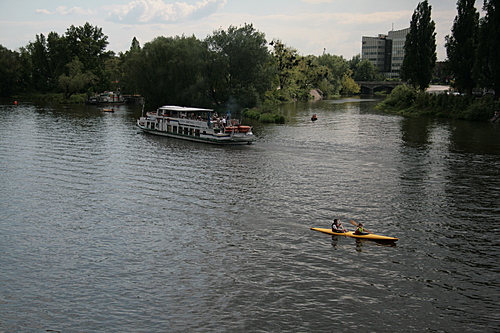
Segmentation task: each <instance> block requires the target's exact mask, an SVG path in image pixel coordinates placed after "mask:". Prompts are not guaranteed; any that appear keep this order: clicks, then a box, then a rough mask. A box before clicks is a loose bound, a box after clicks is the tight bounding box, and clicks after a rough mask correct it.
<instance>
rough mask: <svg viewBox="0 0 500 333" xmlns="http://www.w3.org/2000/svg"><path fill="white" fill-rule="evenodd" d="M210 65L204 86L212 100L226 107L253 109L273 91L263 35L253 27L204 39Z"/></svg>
mask: <svg viewBox="0 0 500 333" xmlns="http://www.w3.org/2000/svg"><path fill="white" fill-rule="evenodd" d="M205 43H206V45H207V47H208V52H209V60H210V61H209V63H208V65H209V66H208V67H207V71H205V79H206V81H205V83H206V84H207V86H208V91H209V92H210V97H211V98H212V101H213V102H214V103H215V104H216V105H218V106H221V105H224V104H228V103H230V101H232V102H233V103H235V104H236V105H230V107H231V108H235V107H236V108H238V107H241V106H248V107H252V106H255V105H257V103H258V101H259V98H260V96H261V95H263V94H264V93H265V92H266V91H267V90H269V89H270V88H271V82H272V80H271V76H270V75H269V73H270V70H271V68H270V67H269V63H270V59H271V58H270V54H269V51H268V49H267V41H266V39H265V35H264V34H263V33H262V32H259V31H257V30H256V29H255V28H254V27H253V25H252V24H245V25H244V26H242V27H240V28H237V27H234V26H230V27H229V28H228V29H227V31H226V30H222V29H220V30H217V31H214V33H213V34H212V35H211V36H208V37H207V38H206V40H205Z"/></svg>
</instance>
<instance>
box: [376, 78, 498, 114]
mask: <svg viewBox="0 0 500 333" xmlns="http://www.w3.org/2000/svg"><path fill="white" fill-rule="evenodd" d="M376 108H377V109H379V110H383V111H386V112H392V113H396V114H401V115H415V116H420V115H430V116H437V117H447V118H454V119H465V120H473V121H485V120H488V119H490V118H491V117H492V116H493V113H494V112H495V110H498V109H500V102H495V100H494V99H493V97H492V96H484V97H481V98H476V97H471V96H462V95H456V96H455V95H448V94H431V93H427V92H417V91H416V90H415V89H413V88H411V87H409V86H404V85H401V86H397V87H396V88H394V90H393V91H392V92H391V94H390V95H389V96H387V98H386V99H385V100H384V101H382V102H381V103H379V104H378V105H377V106H376Z"/></svg>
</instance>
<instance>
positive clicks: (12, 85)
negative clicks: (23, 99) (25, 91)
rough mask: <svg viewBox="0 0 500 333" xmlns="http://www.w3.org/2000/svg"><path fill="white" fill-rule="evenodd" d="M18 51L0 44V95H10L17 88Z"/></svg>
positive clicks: (18, 77) (19, 67) (18, 76)
mask: <svg viewBox="0 0 500 333" xmlns="http://www.w3.org/2000/svg"><path fill="white" fill-rule="evenodd" d="M20 69H21V63H20V61H19V53H18V52H14V51H11V50H9V49H7V48H5V47H3V46H2V45H0V97H10V96H12V95H13V94H14V93H16V92H17V90H18V89H19V85H18V84H19V80H20V73H19V71H20Z"/></svg>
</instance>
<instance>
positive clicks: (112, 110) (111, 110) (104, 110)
mask: <svg viewBox="0 0 500 333" xmlns="http://www.w3.org/2000/svg"><path fill="white" fill-rule="evenodd" d="M101 111H102V112H111V113H113V112H115V109H113V108H111V109H102V110H101Z"/></svg>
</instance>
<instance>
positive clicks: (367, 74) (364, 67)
mask: <svg viewBox="0 0 500 333" xmlns="http://www.w3.org/2000/svg"><path fill="white" fill-rule="evenodd" d="M376 74H377V70H376V68H375V66H374V65H373V64H372V63H371V61H370V60H368V59H364V60H362V61H360V62H358V63H357V64H356V69H355V72H354V77H353V79H354V80H355V81H375V76H376Z"/></svg>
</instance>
